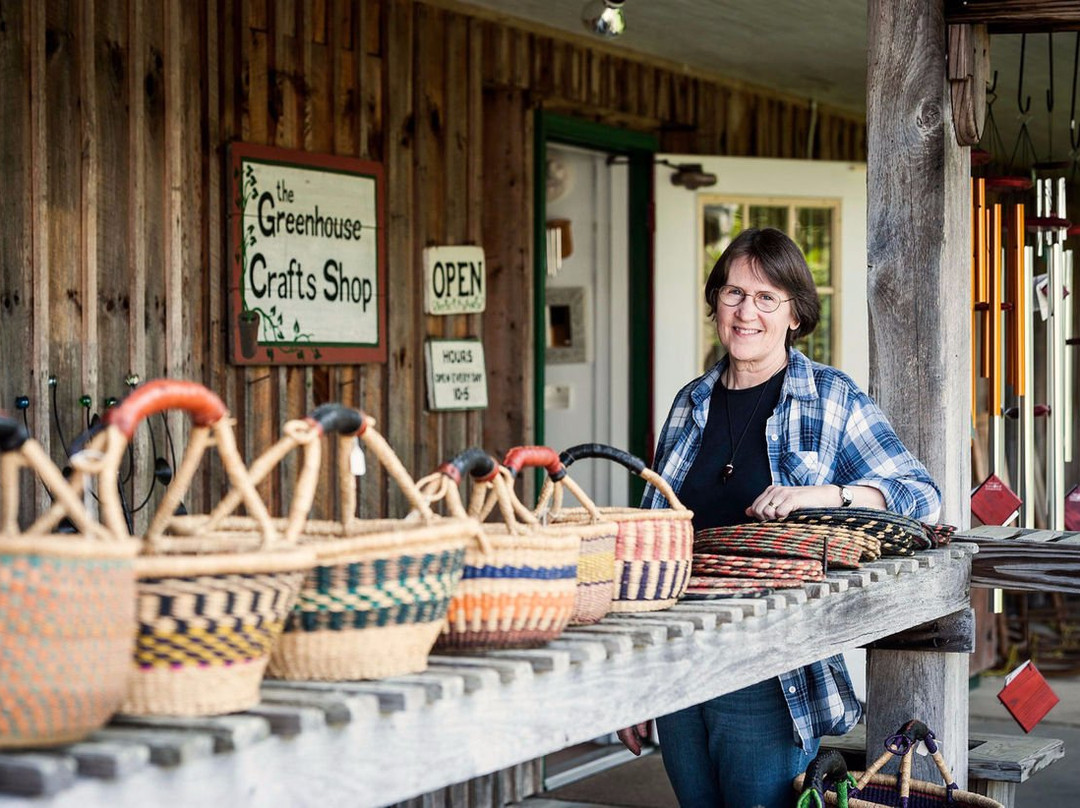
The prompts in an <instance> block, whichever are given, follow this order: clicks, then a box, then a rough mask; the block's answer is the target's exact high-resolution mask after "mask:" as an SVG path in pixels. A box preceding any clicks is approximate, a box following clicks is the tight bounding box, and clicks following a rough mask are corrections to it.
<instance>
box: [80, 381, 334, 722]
mask: <svg viewBox="0 0 1080 808" xmlns="http://www.w3.org/2000/svg"><path fill="white" fill-rule="evenodd" d="M170 409H180V410H184V411H186V412H187V413H188V414H189V415H190V416H191V419H192V428H191V434H190V437H189V440H188V444H187V447H186V449H185V452H184V457H183V460H182V462H181V464H180V468H179V469H178V471H177V473H176V475H175V476H174V478H173V480H172V482H171V483H170V485H169V487H168V489H167V490H166V492H165V495H164V496H163V497H162V500H161V502H160V503H159V505H158V507H157V509H156V511H155V512H154V515H153V517H152V518H151V520H150V524H149V527H148V528H147V530H146V534H145V536H144V537H143V553H144V554H143V555H142V556H140V557H139V558H137V559H136V562H135V570H136V574H137V578H138V584H137V589H138V595H137V617H138V630H137V638H136V647H135V655H134V662H135V665H134V671H133V673H132V675H131V677H130V679H129V686H128V691H127V696H126V698H125V700H124V704H123V706H122V707H121V710H122V712H125V713H130V714H135V715H188V716H192V715H213V714H218V713H228V712H235V711H238V710H245V709H247V708H249V707H252V706H254V705H256V704H258V702H259V684H260V682H261V681H262V677H263V672H264V671H265V669H266V665H267V662H268V661H269V659H270V650H271V647H272V646H273V644H274V641H275V640H276V639H277V637H278V636H279V635H280V634H281V630H282V626H283V624H284V621H285V617H286V615H287V614H288V613H289V610H290V609H291V608H292V604H293V601H294V600H295V599H296V595H297V592H298V591H299V589H300V584H301V582H302V581H303V577H304V572H305V570H307V569H309V568H310V567H311V566H312V565H313V564H314V561H315V557H314V554H313V553H312V552H311V551H310V550H304V549H299V548H297V547H295V545H294V542H295V537H296V536H297V534H298V533H299V531H300V528H301V527H302V525H303V522H304V519H305V518H306V516H307V513H308V511H309V510H310V508H311V503H312V499H313V496H314V490H315V484H316V481H317V475H318V463H317V462H315V463H314V464H312V463H310V462H305V463H304V465H303V467H302V469H301V471H300V474H299V476H298V478H297V482H296V487H295V492H294V495H293V498H292V503H291V508H290V513H289V519H288V521H287V523H286V530H285V531H284V533H281V532H279V530H278V527H277V526H276V525H275V523H274V520H273V519H272V518H271V517H270V514H269V513H268V512H267V509H266V505H265V504H264V503H263V501H262V499H261V498H260V497H259V494H258V492H257V491H256V490H255V485H256V484H257V483H258V482H259V481H260V479H261V477H262V476H265V474H266V473H268V471H269V470H270V468H272V467H273V465H274V464H275V463H276V462H277V461H279V460H280V459H281V457H283V456H284V455H285V454H286V453H288V452H289V451H291V450H292V449H294V448H295V447H297V446H298V445H301V444H304V443H309V442H312V441H316V440H317V439H318V437H319V436H318V432H317V431H316V430H315V429H314V428H312V427H311V425H310V424H308V423H305V422H303V421H293V422H290V423H289V424H286V426H285V429H284V431H285V433H286V437H285V438H283V439H282V440H281V441H279V442H278V444H276V445H275V446H274V447H272V448H271V449H270V450H268V451H267V453H266V454H265V455H264V456H263V457H261V458H259V460H258V461H256V463H255V464H253V466H252V468H253V469H255V470H257V472H256V473H249V471H248V469H247V468H246V467H245V466H244V463H243V461H242V460H241V459H240V454H239V452H238V451H237V448H236V441H235V437H234V436H233V432H232V428H231V426H230V424H229V419H228V413H227V411H226V409H225V405H224V404H223V403H222V402H221V400H220V399H219V398H218V397H217V396H215V395H214V394H213V393H211V392H210V391H209V390H207V389H206V388H205V387H202V386H201V385H198V384H195V383H192V382H181V381H172V380H164V379H163V380H158V381H153V382H148V383H147V384H145V385H144V386H142V387H140V388H138V389H136V390H135V391H134V392H132V393H131V395H129V396H128V397H127V398H126V399H124V401H123V402H121V403H120V404H119V405H118V406H116V407H114V408H112V409H111V410H108V411H107V412H106V414H105V419H104V420H105V423H106V429H105V431H104V432H103V433H102V434H100V435H98V436H97V437H95V438H94V439H93V441H92V442H91V444H90V446H89V449H88V451H87V452H83V453H80V455H79V456H77V457H76V458H73V463H76V462H79V463H81V465H82V466H83V467H85V468H89V469H94V468H100V472H101V475H102V479H103V480H106V479H115V475H116V474H117V473H118V470H119V468H120V464H121V461H122V459H123V457H124V455H125V453H126V450H127V445H128V443H129V441H130V440H131V437H132V435H133V434H134V432H135V429H136V427H137V426H138V423H139V422H140V421H141V420H142V419H143V418H147V417H149V416H150V415H152V414H155V413H159V412H164V411H166V410H170ZM210 446H215V447H216V449H217V452H218V455H219V456H220V458H221V462H222V466H223V467H224V469H225V473H226V475H227V477H228V479H229V482H230V484H231V490H230V491H228V492H227V493H226V495H225V496H224V497H223V498H222V500H221V501H220V502H219V504H218V506H217V507H216V508H215V509H214V511H213V512H212V513H210V514H208V515H193V516H188V515H185V516H178V515H176V510H177V506H178V505H179V504H180V501H181V498H182V497H183V496H184V495H185V494H186V493H187V491H188V489H189V487H190V485H191V482H192V479H193V478H194V476H195V474H196V472H197V470H198V468H199V465H200V461H201V460H202V458H203V455H204V454H205V452H206V449H207V448H208V447H210ZM99 451H101V452H103V453H104V454H103V455H102V456H101V457H100V459H98V458H96V457H95V455H96V453H97V452H99ZM100 497H101V509H102V514H103V516H104V519H105V523H106V524H107V525H109V527H110V528H111V529H113V530H114V531H120V530H126V522H125V519H124V514H123V510H122V508H121V503H120V499H119V495H118V491H117V487H116V486H115V485H102V486H101V492H100ZM240 504H243V506H244V508H245V510H246V512H247V514H249V516H247V517H244V518H242V519H232V520H230V519H229V515H230V514H231V512H232V510H233V509H234V508H235V507H236V506H238V505H240Z"/></svg>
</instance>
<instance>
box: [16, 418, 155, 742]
mask: <svg viewBox="0 0 1080 808" xmlns="http://www.w3.org/2000/svg"><path fill="white" fill-rule="evenodd" d="M24 468H25V469H28V470H29V471H31V472H33V473H34V474H36V476H37V478H39V479H40V480H41V482H42V483H43V484H44V486H45V487H46V489H47V490H48V491H49V493H50V494H51V496H52V498H53V506H52V507H51V508H50V509H49V510H48V511H47V512H46V513H45V514H44V515H42V516H41V517H40V518H39V519H37V520H36V521H35V522H34V523H33V524H31V525H30V526H29V527H27V529H26V530H24V531H21V532H20V530H19V524H18V518H19V478H20V476H21V474H20V472H21V470H22V469H24ZM82 480H83V477H82V475H77V476H76V477H74V478H73V479H72V481H71V482H69V481H67V480H65V479H64V476H63V475H62V474H61V473H60V471H59V470H58V469H57V468H56V466H55V465H53V463H52V461H51V460H50V459H49V457H48V456H47V455H46V454H45V452H44V451H43V450H42V448H41V446H39V445H38V443H37V442H36V441H34V440H32V439H30V438H29V437H28V436H27V433H26V430H25V429H24V428H23V427H22V425H21V424H18V423H17V422H16V421H13V420H11V419H10V418H6V417H3V416H0V749H7V748H11V747H23V748H26V747H42V746H52V745H56V744H62V743H70V742H73V741H77V740H80V739H82V738H83V737H85V736H86V735H88V734H89V733H91V732H93V731H94V730H96V729H98V728H100V727H101V726H102V725H104V724H105V722H107V721H108V720H109V717H110V716H111V715H112V714H113V713H114V712H116V710H117V708H118V707H119V706H120V702H121V701H122V700H123V698H124V690H125V687H126V684H127V681H126V680H127V674H128V670H129V666H130V664H131V663H130V659H131V646H132V643H133V640H134V632H133V628H134V625H135V608H134V605H135V572H134V566H133V559H134V557H135V553H136V552H137V551H138V543H137V542H134V541H132V540H131V539H129V538H127V537H126V531H125V533H124V534H123V535H117V534H114V533H111V532H110V531H107V530H106V529H105V528H103V527H102V526H101V525H100V524H98V523H97V522H96V521H95V520H94V519H93V518H92V517H91V516H90V515H89V514H88V513H87V511H86V509H85V508H84V507H83V503H82V488H83V486H82ZM64 519H67V520H68V523H69V524H70V525H73V526H74V529H75V530H76V531H78V532H77V533H62V532H60V530H58V527H59V524H60V522H61V520H64Z"/></svg>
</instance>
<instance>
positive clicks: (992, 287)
mask: <svg viewBox="0 0 1080 808" xmlns="http://www.w3.org/2000/svg"><path fill="white" fill-rule="evenodd" d="M989 213H990V227H989V234H988V235H989V242H990V260H989V261H988V262H987V264H988V270H989V271H988V275H989V283H988V286H989V288H988V290H987V291H988V292H989V298H990V300H989V302H990V308H989V309H988V311H987V318H986V323H987V326H988V329H987V330H988V331H989V334H990V340H989V341H990V374H989V376H988V378H987V381H988V387H987V408H988V414H989V418H990V423H989V427H990V429H989V432H990V464H991V466H990V471H991V473H993V474H997V475H1002V474H1004V473H1005V471H1004V470H1005V430H1004V426H1003V424H1002V407H1001V393H1002V379H1001V365H1002V352H1001V342H1002V329H1001V315H1002V306H1001V291H1002V288H1001V287H1002V283H1001V280H1002V278H1001V274H1002V273H1001V226H1002V220H1001V205H999V204H995V205H994V206H993V207H992V208H991V209H990V211H989Z"/></svg>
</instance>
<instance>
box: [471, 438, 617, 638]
mask: <svg viewBox="0 0 1080 808" xmlns="http://www.w3.org/2000/svg"><path fill="white" fill-rule="evenodd" d="M503 466H504V468H506V469H508V470H509V471H510V474H511V476H513V477H517V475H519V474H520V473H521V470H522V469H523V468H525V467H539V468H546V469H547V470H548V474H549V475H550V476H551V479H552V480H553V481H554V482H555V484H556V485H565V486H566V487H567V489H568V490H569V491H570V492H571V493H572V494H573V495H574V496H576V497H577V498H578V500H579V501H580V502H581V503H582V504H583V505H584V506H585V509H586V511H588V514H589V520H588V521H582V522H580V523H576V524H574V523H563V524H559V523H548V524H547V525H545V527H546V528H547V529H548V530H552V531H555V532H556V533H569V534H574V533H577V534H580V536H581V552H580V554H579V555H578V574H577V592H576V594H575V595H574V612H573V614H572V615H570V625H572V626H588V625H592V624H593V623H596V622H598V621H599V620H601V619H602V618H603V617H604V615H606V614H607V613H608V612H610V611H611V603H612V599H613V598H614V596H615V544H616V541H617V539H618V534H619V526H618V525H617V524H616V523H615V522H612V521H610V520H605V519H604V517H603V516H602V515H601V514H600V511H599V510H598V509H597V508H596V505H595V504H593V501H592V500H591V499H590V498H589V497H588V496H587V495H586V494H585V492H584V491H583V490H581V487H580V486H578V484H577V483H576V482H575V481H574V480H573V479H571V478H570V477H569V476H568V475H567V473H566V468H565V467H564V466H563V464H562V462H561V461H560V460H559V455H558V454H557V453H556V452H555V450H554V449H550V448H548V447H546V446H518V447H515V448H513V449H511V450H510V451H509V452H507V453H506V456H505V457H504V458H503ZM513 502H514V505H515V508H516V509H517V511H518V514H519V517H520V518H522V519H525V520H531V519H533V518H534V514H532V513H529V512H528V511H527V510H526V509H525V507H524V506H523V505H522V504H521V502H520V501H519V500H518V499H517V498H516V497H515V498H514V500H513ZM494 504H495V498H494V496H489V497H488V501H487V502H486V503H485V505H484V509H485V511H488V510H490V509H491V508H492V506H493V505H494ZM486 515H487V514H486V512H485V513H484V516H486Z"/></svg>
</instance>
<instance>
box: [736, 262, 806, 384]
mask: <svg viewBox="0 0 1080 808" xmlns="http://www.w3.org/2000/svg"><path fill="white" fill-rule="evenodd" d="M726 285H727V286H735V287H738V288H739V289H742V290H743V291H744V292H745V293H746V296H745V297H744V298H743V300H742V302H741V303H740V304H739V305H738V306H727V305H725V304H724V303H723V301H722V300H721V299H720V297H719V296H717V300H716V335H717V337H719V339H720V342H721V343H722V344H723V345H724V347H725V348H727V352H728V354H729V355H730V357H731V359H732V361H733V362H736V363H738V364H740V365H750V366H751V367H753V368H766V367H772V366H774V365H775V366H779V365H780V364H781V362H783V361H784V358H785V357H786V356H787V348H786V347H785V345H784V342H785V339H786V338H787V333H788V330H789V329H791V328H796V327H798V325H799V321H798V320H797V319H796V318H795V309H794V307H793V306H792V304H791V302H790V301H788V298H789V297H791V294H790V293H789V292H788V291H787V290H786V289H781V288H780V287H778V286H774V285H772V284H771V283H769V282H768V281H766V280H765V279H764V278H763V277H762V276H761V275H759V274H758V273H757V272H755V271H754V269H753V267H752V266H751V264H750V262H749V261H748V260H747V259H745V258H737V259H735V261H733V262H732V264H731V267H730V269H729V270H728V278H727V284H726ZM759 292H768V293H770V294H773V295H776V296H778V297H779V299H780V300H783V301H785V302H784V303H781V304H780V307H779V308H778V309H777V310H776V311H774V312H771V313H768V312H763V311H761V310H760V309H759V308H758V307H757V305H756V304H755V303H754V295H756V294H758V293H759Z"/></svg>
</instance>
